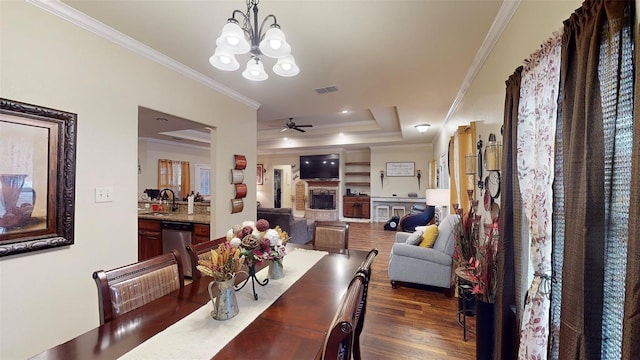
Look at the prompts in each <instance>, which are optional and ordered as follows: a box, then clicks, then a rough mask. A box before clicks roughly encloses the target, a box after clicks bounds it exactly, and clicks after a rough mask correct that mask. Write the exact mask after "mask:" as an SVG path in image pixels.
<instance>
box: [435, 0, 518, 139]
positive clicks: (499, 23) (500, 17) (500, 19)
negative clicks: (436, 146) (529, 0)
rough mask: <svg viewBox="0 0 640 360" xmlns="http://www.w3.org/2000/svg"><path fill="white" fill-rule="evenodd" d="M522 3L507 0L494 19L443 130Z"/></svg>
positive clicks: (450, 109)
mask: <svg viewBox="0 0 640 360" xmlns="http://www.w3.org/2000/svg"><path fill="white" fill-rule="evenodd" d="M521 2H522V0H505V1H503V2H502V5H501V6H500V9H499V10H498V14H497V15H496V17H495V19H493V23H492V24H491V28H490V29H489V32H488V33H487V36H485V38H484V41H483V42H482V45H480V49H478V52H477V53H476V56H475V58H474V59H473V62H472V63H471V67H470V68H469V71H467V75H466V76H465V78H464V81H463V82H462V85H461V86H460V90H458V94H457V95H456V98H455V99H454V100H453V103H452V104H451V107H450V108H449V112H447V117H446V118H445V119H444V122H443V123H442V126H441V129H445V127H446V125H447V122H448V121H449V119H450V118H451V116H453V113H454V112H455V111H456V110H457V109H458V106H459V105H460V103H461V102H462V99H464V96H465V95H466V93H467V90H469V88H470V87H471V83H472V82H473V80H474V79H475V78H476V76H477V75H478V73H479V72H480V69H481V68H482V66H483V65H484V62H485V61H486V60H487V58H488V57H489V54H491V51H493V48H494V47H495V46H496V43H497V42H498V40H499V39H500V36H502V33H503V32H504V29H505V28H506V27H507V25H509V21H511V18H512V17H513V15H514V14H515V13H516V11H517V10H518V7H519V6H520V3H521ZM440 131H442V130H440Z"/></svg>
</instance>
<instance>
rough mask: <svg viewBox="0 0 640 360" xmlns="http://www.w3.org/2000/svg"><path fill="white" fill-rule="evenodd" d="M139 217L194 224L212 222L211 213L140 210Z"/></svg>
mask: <svg viewBox="0 0 640 360" xmlns="http://www.w3.org/2000/svg"><path fill="white" fill-rule="evenodd" d="M138 219H147V220H157V221H179V222H190V223H194V224H207V225H209V223H210V222H211V220H210V219H211V218H210V215H209V214H193V215H187V213H180V212H171V211H167V212H149V210H147V209H144V210H138Z"/></svg>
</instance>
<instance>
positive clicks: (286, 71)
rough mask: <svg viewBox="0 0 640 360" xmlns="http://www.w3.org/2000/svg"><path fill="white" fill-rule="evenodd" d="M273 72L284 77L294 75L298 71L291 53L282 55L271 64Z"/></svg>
mask: <svg viewBox="0 0 640 360" xmlns="http://www.w3.org/2000/svg"><path fill="white" fill-rule="evenodd" d="M273 72H274V73H276V74H278V75H280V76H285V77H290V76H296V75H298V73H299V72H300V68H299V67H298V65H296V60H295V59H294V58H293V56H292V55H287V56H283V57H281V58H279V59H278V62H276V64H275V65H274V66H273Z"/></svg>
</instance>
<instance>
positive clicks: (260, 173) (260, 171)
mask: <svg viewBox="0 0 640 360" xmlns="http://www.w3.org/2000/svg"><path fill="white" fill-rule="evenodd" d="M256 183H257V184H258V185H264V165H262V164H258V166H256Z"/></svg>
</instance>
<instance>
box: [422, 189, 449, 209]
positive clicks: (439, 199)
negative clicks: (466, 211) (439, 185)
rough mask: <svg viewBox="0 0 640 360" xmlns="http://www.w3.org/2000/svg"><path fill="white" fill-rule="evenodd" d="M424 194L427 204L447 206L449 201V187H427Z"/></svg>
mask: <svg viewBox="0 0 640 360" xmlns="http://www.w3.org/2000/svg"><path fill="white" fill-rule="evenodd" d="M425 196H426V199H427V205H429V206H449V204H450V202H451V199H450V198H449V189H427V191H426V194H425Z"/></svg>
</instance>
